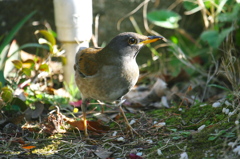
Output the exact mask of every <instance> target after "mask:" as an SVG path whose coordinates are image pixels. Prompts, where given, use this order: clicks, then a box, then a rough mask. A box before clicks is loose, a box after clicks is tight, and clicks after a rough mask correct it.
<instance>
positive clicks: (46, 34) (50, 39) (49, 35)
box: [35, 30, 56, 46]
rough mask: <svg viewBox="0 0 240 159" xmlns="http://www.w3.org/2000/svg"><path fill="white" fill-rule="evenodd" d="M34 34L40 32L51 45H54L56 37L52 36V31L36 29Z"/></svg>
mask: <svg viewBox="0 0 240 159" xmlns="http://www.w3.org/2000/svg"><path fill="white" fill-rule="evenodd" d="M35 34H41V35H42V36H43V37H44V39H46V40H47V41H48V42H50V44H51V45H52V46H54V45H56V39H55V37H54V36H53V34H52V32H50V31H47V30H37V31H36V32H35Z"/></svg>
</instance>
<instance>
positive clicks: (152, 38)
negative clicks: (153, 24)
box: [139, 36, 164, 45]
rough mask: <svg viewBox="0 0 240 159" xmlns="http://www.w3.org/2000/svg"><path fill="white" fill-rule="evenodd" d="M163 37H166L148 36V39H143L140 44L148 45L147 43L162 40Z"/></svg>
mask: <svg viewBox="0 0 240 159" xmlns="http://www.w3.org/2000/svg"><path fill="white" fill-rule="evenodd" d="M162 39H164V37H162V36H147V39H146V40H143V41H141V42H140V43H139V44H144V45H146V44H149V43H153V42H155V41H158V40H162Z"/></svg>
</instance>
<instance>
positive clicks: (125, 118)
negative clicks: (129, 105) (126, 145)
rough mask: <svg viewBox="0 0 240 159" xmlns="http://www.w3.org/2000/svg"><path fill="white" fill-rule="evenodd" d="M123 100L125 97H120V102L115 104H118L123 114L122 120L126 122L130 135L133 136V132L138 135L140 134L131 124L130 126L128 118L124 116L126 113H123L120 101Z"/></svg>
mask: <svg viewBox="0 0 240 159" xmlns="http://www.w3.org/2000/svg"><path fill="white" fill-rule="evenodd" d="M124 101H125V99H123V98H121V99H120V102H119V103H118V104H117V105H118V106H119V109H120V111H121V113H122V115H123V118H124V120H125V122H126V125H127V126H128V128H129V130H130V132H131V135H132V136H133V133H135V134H136V135H138V136H140V135H139V134H138V133H137V132H136V131H135V130H134V129H133V128H132V126H131V125H130V123H129V122H128V119H127V117H126V115H125V113H124V110H123V108H122V103H123V102H124Z"/></svg>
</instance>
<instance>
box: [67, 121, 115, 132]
mask: <svg viewBox="0 0 240 159" xmlns="http://www.w3.org/2000/svg"><path fill="white" fill-rule="evenodd" d="M66 122H67V123H68V124H70V125H71V126H73V127H76V128H78V129H79V130H84V126H83V120H79V121H76V120H74V121H66ZM87 125H88V126H87V129H88V130H91V131H95V132H98V133H105V132H107V131H108V130H109V129H110V128H109V127H108V126H104V125H102V124H100V123H99V122H97V121H87Z"/></svg>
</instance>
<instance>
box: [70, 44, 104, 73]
mask: <svg viewBox="0 0 240 159" xmlns="http://www.w3.org/2000/svg"><path fill="white" fill-rule="evenodd" d="M101 50H102V48H87V49H84V50H81V51H79V52H78V53H77V54H76V63H75V65H74V69H75V71H79V73H80V74H82V75H83V76H93V75H95V74H96V73H97V72H98V69H99V67H100V66H99V64H98V62H97V61H96V53H97V52H98V51H101Z"/></svg>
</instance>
